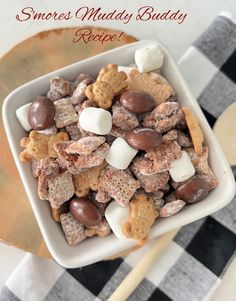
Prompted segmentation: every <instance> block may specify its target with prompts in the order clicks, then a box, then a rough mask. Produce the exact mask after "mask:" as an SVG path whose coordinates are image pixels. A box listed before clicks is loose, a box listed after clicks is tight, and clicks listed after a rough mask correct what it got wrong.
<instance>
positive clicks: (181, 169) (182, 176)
mask: <svg viewBox="0 0 236 301" xmlns="http://www.w3.org/2000/svg"><path fill="white" fill-rule="evenodd" d="M169 172H170V175H171V178H172V179H173V180H174V181H175V182H182V181H185V180H187V179H189V178H191V177H192V176H193V175H194V174H195V169H194V167H193V164H192V162H191V160H190V158H189V156H188V154H187V153H186V152H185V151H182V156H181V158H180V159H178V160H175V161H173V162H172V163H171V169H170V170H169Z"/></svg>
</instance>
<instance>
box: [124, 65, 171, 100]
mask: <svg viewBox="0 0 236 301" xmlns="http://www.w3.org/2000/svg"><path fill="white" fill-rule="evenodd" d="M128 87H129V89H131V90H139V91H145V92H147V93H149V94H151V95H152V96H153V97H154V98H155V101H156V105H159V104H161V103H162V102H165V101H166V100H167V99H168V98H169V97H170V96H171V93H172V89H171V87H170V86H169V85H167V84H157V83H156V82H155V80H153V79H152V78H151V76H150V75H149V74H148V73H139V72H138V70H137V69H132V70H131V71H130V72H129V75H128Z"/></svg>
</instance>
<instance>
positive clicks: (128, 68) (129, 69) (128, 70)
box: [118, 66, 134, 75]
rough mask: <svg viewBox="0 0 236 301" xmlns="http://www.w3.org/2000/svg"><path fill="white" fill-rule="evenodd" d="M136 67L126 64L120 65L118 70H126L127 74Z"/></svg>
mask: <svg viewBox="0 0 236 301" xmlns="http://www.w3.org/2000/svg"><path fill="white" fill-rule="evenodd" d="M132 69H134V68H132V67H126V66H118V71H119V72H120V71H123V72H125V73H126V74H127V75H128V74H129V72H130V71H131V70H132Z"/></svg>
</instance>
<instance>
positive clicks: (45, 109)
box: [28, 96, 55, 130]
mask: <svg viewBox="0 0 236 301" xmlns="http://www.w3.org/2000/svg"><path fill="white" fill-rule="evenodd" d="M54 117H55V106H54V103H53V101H52V100H50V99H48V98H47V97H43V96H38V97H37V98H36V99H35V100H33V101H32V103H31V106H30V108H29V113H28V121H29V124H30V126H31V127H32V129H34V130H45V129H47V128H49V127H51V126H52V125H53V124H54Z"/></svg>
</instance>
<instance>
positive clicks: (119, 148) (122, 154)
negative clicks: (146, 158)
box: [106, 137, 138, 169]
mask: <svg viewBox="0 0 236 301" xmlns="http://www.w3.org/2000/svg"><path fill="white" fill-rule="evenodd" d="M137 152H138V151H137V150H136V149H134V148H133V147H131V146H130V145H129V144H128V143H127V142H126V140H125V139H123V138H121V137H118V138H116V140H114V141H113V143H112V145H111V147H110V149H109V152H108V154H107V157H106V161H107V163H109V164H110V165H111V166H113V167H115V168H117V169H126V168H127V167H128V166H129V164H130V162H131V161H132V160H133V158H134V157H135V155H136V154H137Z"/></svg>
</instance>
